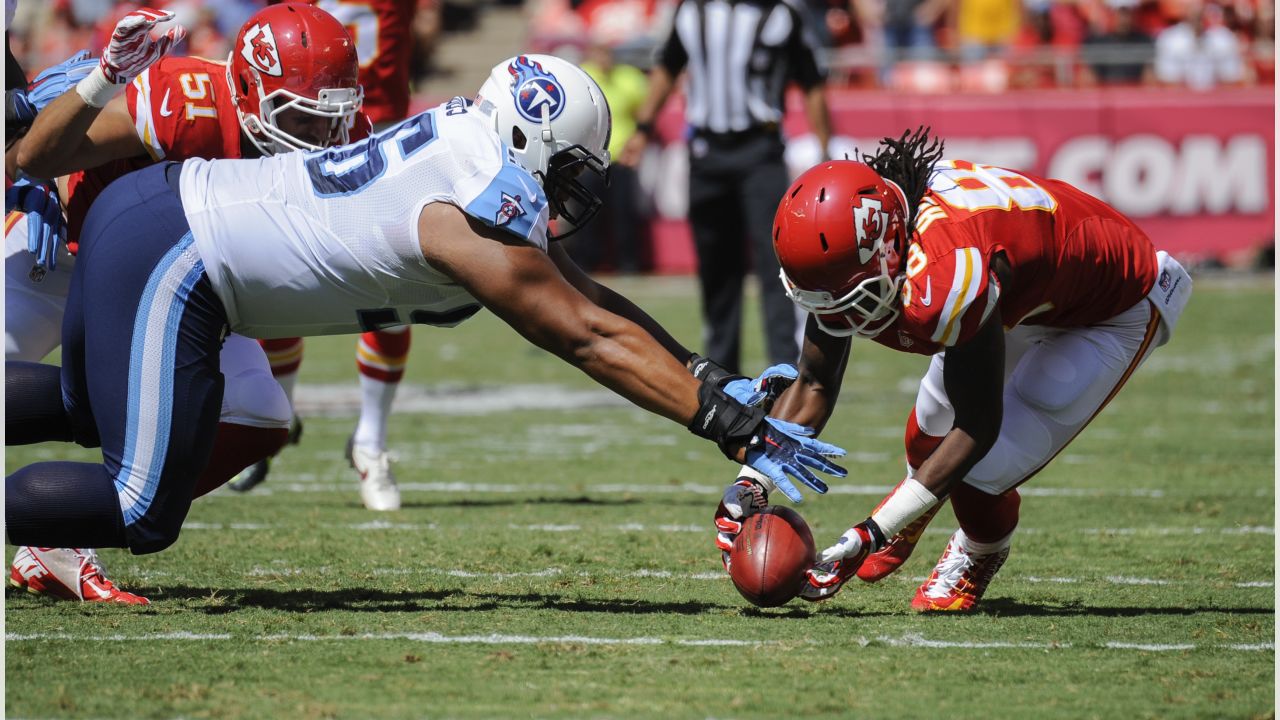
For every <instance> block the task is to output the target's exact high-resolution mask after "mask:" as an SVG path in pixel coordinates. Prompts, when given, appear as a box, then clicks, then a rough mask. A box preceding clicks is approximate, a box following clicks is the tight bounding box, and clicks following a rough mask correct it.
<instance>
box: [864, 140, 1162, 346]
mask: <svg viewBox="0 0 1280 720" xmlns="http://www.w3.org/2000/svg"><path fill="white" fill-rule="evenodd" d="M997 253H1004V255H1005V257H1006V258H1007V259H1008V262H1009V265H1010V266H1011V267H1012V268H1013V279H1012V282H1011V283H1010V286H1009V287H1001V286H1000V281H999V280H998V279H997V277H996V275H995V272H994V270H992V267H991V262H992V259H993V258H994V256H995V255H996V254H997ZM1155 276H1156V251H1155V248H1154V247H1153V246H1152V244H1151V240H1150V239H1148V238H1147V236H1146V234H1144V233H1143V232H1142V231H1141V230H1139V229H1138V227H1137V226H1136V225H1134V224H1133V222H1132V221H1130V220H1129V219H1128V218H1126V217H1124V216H1123V215H1121V214H1120V213H1119V212H1116V211H1115V210H1114V209H1112V208H1111V207H1110V206H1108V205H1107V204H1106V203H1104V202H1102V201H1101V200H1098V199H1097V198H1094V197H1092V196H1090V195H1088V194H1086V193H1084V192H1082V191H1080V190H1077V189H1076V188H1074V187H1072V186H1070V185H1068V184H1066V183H1064V182H1061V181H1058V180H1044V179H1041V178H1036V177H1033V176H1030V175H1025V174H1022V173H1017V172H1014V171H1012V170H1005V169H1003V168H996V167H991V166H988V165H977V164H974V163H970V162H965V161H962V160H953V161H944V162H940V163H938V165H937V167H936V169H935V172H934V173H933V175H932V177H931V178H930V180H929V190H928V192H926V193H925V196H924V198H923V199H922V200H921V202H920V205H919V208H918V212H917V216H916V223H915V232H914V233H913V235H912V239H911V243H910V245H909V246H908V249H907V256H906V278H905V280H904V281H903V287H902V313H901V315H899V317H898V318H897V320H895V321H894V323H893V324H892V325H890V326H889V327H888V328H886V329H885V330H884V331H883V332H881V333H880V334H879V335H877V336H876V338H875V339H876V341H877V342H879V343H880V344H882V345H885V346H887V347H890V348H893V349H895V350H903V351H906V352H914V353H921V354H925V355H931V354H934V353H937V352H940V351H942V350H943V349H945V348H947V347H951V346H953V345H956V344H960V343H963V342H965V341H967V340H969V339H970V338H971V337H973V335H974V334H975V333H976V332H977V330H978V328H979V327H981V326H982V324H983V323H984V322H985V321H986V319H987V317H989V316H990V314H991V311H992V310H993V309H994V308H995V307H997V306H998V307H999V308H1000V317H1001V319H1002V321H1003V323H1004V325H1005V328H1006V329H1009V328H1012V327H1014V326H1015V325H1019V324H1030V325H1045V326H1049V327H1079V326H1084V325H1092V324H1095V323H1099V322H1102V321H1104V320H1106V319H1108V318H1110V317H1113V316H1115V315H1117V314H1119V313H1120V312H1122V311H1124V310H1127V309H1128V308H1130V307H1132V306H1133V305H1134V304H1135V303H1137V302H1138V301H1140V300H1141V299H1142V298H1143V297H1145V296H1146V294H1147V293H1148V292H1149V291H1150V290H1151V288H1152V286H1153V285H1154V284H1155Z"/></svg>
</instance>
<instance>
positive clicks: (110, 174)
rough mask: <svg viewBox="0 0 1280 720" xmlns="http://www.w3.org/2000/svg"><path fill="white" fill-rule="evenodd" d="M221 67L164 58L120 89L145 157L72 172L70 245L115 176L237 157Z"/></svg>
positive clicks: (236, 127) (236, 133)
mask: <svg viewBox="0 0 1280 720" xmlns="http://www.w3.org/2000/svg"><path fill="white" fill-rule="evenodd" d="M230 95H231V91H230V90H229V89H228V88H227V68H226V65H225V64H224V63H220V62H214V61H213V60H203V59H201V58H193V57H163V58H160V59H159V60H158V61H156V62H155V63H154V64H153V65H152V66H151V67H149V68H147V69H146V70H145V71H144V72H143V73H142V74H141V75H139V76H138V77H136V78H134V80H133V82H131V83H129V85H128V86H127V87H126V88H125V96H124V99H125V106H126V107H127V108H128V109H129V116H130V117H132V118H133V126H134V128H135V129H136V130H137V132H138V138H139V139H141V140H142V144H143V146H145V147H146V149H147V155H140V156H138V157H135V158H128V159H125V160H115V161H112V162H109V163H106V164H105V165H100V166H98V167H96V168H91V169H89V170H83V171H80V172H77V173H73V174H72V175H71V176H70V177H69V178H68V182H67V188H68V195H69V198H68V200H67V237H68V240H69V242H68V246H71V247H74V245H73V243H75V242H76V241H77V240H78V238H79V237H80V228H81V227H82V226H83V224H84V218H85V215H87V214H88V212H89V206H90V205H91V204H93V201H94V199H95V198H97V197H98V194H99V193H101V192H102V191H103V189H105V188H106V187H107V185H110V184H111V182H112V181H113V180H115V179H116V178H118V177H120V176H122V175H125V174H127V173H130V172H133V171H134V170H139V169H141V168H144V167H147V166H148V165H152V164H154V163H156V162H159V161H161V160H186V159H187V158H193V157H199V158H238V157H240V156H241V154H240V121H239V120H238V119H237V117H236V110H235V107H234V106H232V104H231V97H230Z"/></svg>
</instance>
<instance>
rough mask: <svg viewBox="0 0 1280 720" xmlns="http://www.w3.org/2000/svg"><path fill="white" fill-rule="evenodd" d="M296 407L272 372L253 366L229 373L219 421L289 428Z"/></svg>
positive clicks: (261, 426)
mask: <svg viewBox="0 0 1280 720" xmlns="http://www.w3.org/2000/svg"><path fill="white" fill-rule="evenodd" d="M292 419H293V408H292V407H291V406H290V405H289V398H288V396H286V395H285V392H284V388H282V387H280V383H278V382H276V379H275V377H273V376H272V375H271V373H270V372H268V371H266V370H264V369H262V368H249V369H245V370H241V371H240V372H238V373H235V374H229V375H226V388H225V389H224V390H223V394H222V413H221V415H220V417H219V420H221V421H222V422H226V423H234V424H236V425H248V426H250V427H258V428H288V427H289V422H290V421H291V420H292Z"/></svg>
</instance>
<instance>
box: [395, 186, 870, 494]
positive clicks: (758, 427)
mask: <svg viewBox="0 0 1280 720" xmlns="http://www.w3.org/2000/svg"><path fill="white" fill-rule="evenodd" d="M418 238H419V243H420V246H421V249H422V253H423V256H424V257H425V258H426V260H427V262H428V263H430V264H431V265H432V267H434V268H436V269H437V270H439V271H441V272H443V273H445V274H446V275H448V276H449V277H450V278H452V279H453V280H455V281H456V282H457V283H458V284H459V285H461V286H462V287H464V288H466V289H467V291H468V292H470V293H471V294H472V296H473V297H475V298H476V299H477V300H479V301H480V302H481V303H482V304H484V306H485V307H487V308H489V309H490V310H491V311H493V313H494V314H495V315H497V316H498V317H500V318H502V319H503V320H504V321H505V322H506V323H507V324H509V325H511V326H512V327H513V328H514V329H515V330H516V331H518V332H519V333H520V334H521V335H523V336H524V337H525V338H526V339H528V340H529V341H530V342H532V343H533V344H535V345H537V346H538V347H540V348H543V349H545V350H547V351H549V352H551V353H553V354H555V355H557V356H558V357H560V358H562V359H564V360H565V361H566V362H568V363H570V364H572V365H574V366H575V367H578V368H579V369H581V370H582V371H583V372H585V373H586V374H588V375H589V376H591V377H592V378H593V379H594V380H596V381H597V382H599V383H600V384H601V385H604V386H605V387H607V388H609V389H611V390H613V391H614V392H616V393H618V394H619V395H621V396H623V397H625V398H627V399H628V400H630V401H631V402H633V403H635V404H636V405H639V406H640V407H642V408H645V409H646V410H649V411H651V412H653V413H656V414H659V415H662V416H664V417H667V418H670V419H671V420H675V421H676V422H679V423H680V424H682V425H684V426H685V427H687V428H688V429H689V430H690V431H691V432H693V433H694V434H695V435H698V436H700V437H703V438H707V439H710V440H713V441H715V442H716V444H717V445H719V446H720V449H721V451H722V452H724V453H725V455H726V456H727V457H729V458H730V459H733V460H736V461H738V462H743V461H745V462H747V463H748V464H750V465H752V467H755V468H756V469H757V470H759V471H760V472H762V473H765V474H766V475H768V476H769V477H770V478H771V479H772V480H773V481H774V483H775V484H776V485H777V486H778V487H779V488H780V489H782V490H784V492H787V494H788V495H790V496H791V497H792V498H793V499H794V500H796V501H799V500H800V493H799V492H798V491H797V490H796V489H795V488H794V487H793V486H792V484H791V482H790V480H789V479H788V476H791V477H794V478H796V479H798V480H800V481H801V482H803V483H804V484H806V485H808V486H809V487H811V488H813V489H815V490H817V491H818V492H825V491H826V489H827V486H826V484H825V483H824V482H822V481H821V480H820V479H818V477H817V476H815V475H814V474H813V472H812V471H811V469H816V470H821V471H823V472H827V473H831V474H833V475H836V476H843V475H844V474H845V471H844V469H843V468H841V467H840V466H838V465H835V464H833V463H831V462H830V461H828V460H827V459H826V456H839V455H843V454H844V451H843V450H841V449H840V448H838V447H835V446H834V445H828V444H827V443H823V442H821V441H818V440H815V439H813V438H812V437H811V435H812V431H811V430H809V429H808V428H803V427H800V426H798V425H793V424H791V423H785V422H782V421H779V420H776V419H773V418H767V417H765V413H764V410H762V409H760V408H748V407H746V406H745V405H743V404H742V403H739V402H737V401H736V400H734V399H733V398H732V397H730V396H729V395H728V393H726V392H725V390H724V389H723V388H721V387H719V386H718V385H716V384H714V383H710V382H700V381H699V380H697V379H695V378H694V377H693V376H692V375H691V374H690V373H689V372H687V371H686V370H685V368H684V367H683V366H682V365H681V363H680V362H679V361H678V360H676V359H675V358H674V357H673V356H672V355H671V353H670V352H668V351H667V350H666V349H665V348H663V347H662V345H660V344H658V342H657V340H655V339H654V338H653V336H652V335H650V334H649V333H648V332H647V331H646V330H645V329H644V328H642V327H640V326H639V325H637V324H635V323H634V322H631V321H630V320H628V319H626V318H624V317H621V316H618V315H615V314H613V313H611V312H609V311H607V310H605V309H604V308H602V307H600V306H599V305H597V304H595V303H594V302H592V301H591V300H590V299H588V298H587V297H586V296H585V295H583V294H582V293H580V292H578V290H577V289H576V288H574V287H573V285H571V284H570V283H569V281H567V280H566V279H565V278H564V276H563V275H561V274H560V270H559V269H558V268H557V267H556V265H555V263H553V262H552V261H551V259H550V258H549V257H548V256H547V254H546V253H544V252H543V251H542V250H540V249H539V248H537V247H534V246H532V245H529V244H527V243H526V242H524V241H522V240H519V239H517V238H515V237H512V236H510V235H508V234H506V233H505V232H504V231H501V230H498V229H495V228H492V227H490V226H488V225H485V224H484V223H482V222H480V221H479V220H476V219H475V218H472V217H470V216H467V215H465V214H464V213H463V212H462V211H461V210H459V209H458V208H456V207H454V206H452V205H447V204H444V203H432V204H430V205H427V207H426V208H425V209H424V210H423V211H422V214H421V216H420V217H419V220H418ZM695 418H696V421H695Z"/></svg>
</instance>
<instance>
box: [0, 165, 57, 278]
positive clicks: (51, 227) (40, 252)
mask: <svg viewBox="0 0 1280 720" xmlns="http://www.w3.org/2000/svg"><path fill="white" fill-rule="evenodd" d="M4 209H5V212H11V211H14V210H16V211H18V212H22V213H26V214H27V250H28V251H30V252H31V254H32V255H35V256H36V264H35V266H34V267H32V268H31V279H32V280H34V281H36V282H40V281H41V280H43V279H44V274H45V273H46V272H48V271H51V270H53V269H55V268H56V267H57V266H58V249H59V247H60V246H61V244H62V243H65V242H66V241H67V221H66V218H65V217H64V216H63V214H62V203H61V202H60V201H59V200H58V193H57V190H55V189H54V187H53V183H46V182H39V181H33V180H31V179H30V178H22V179H20V180H18V182H16V183H14V184H13V185H12V186H11V187H10V188H9V190H8V191H7V192H6V193H5V194H4Z"/></svg>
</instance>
